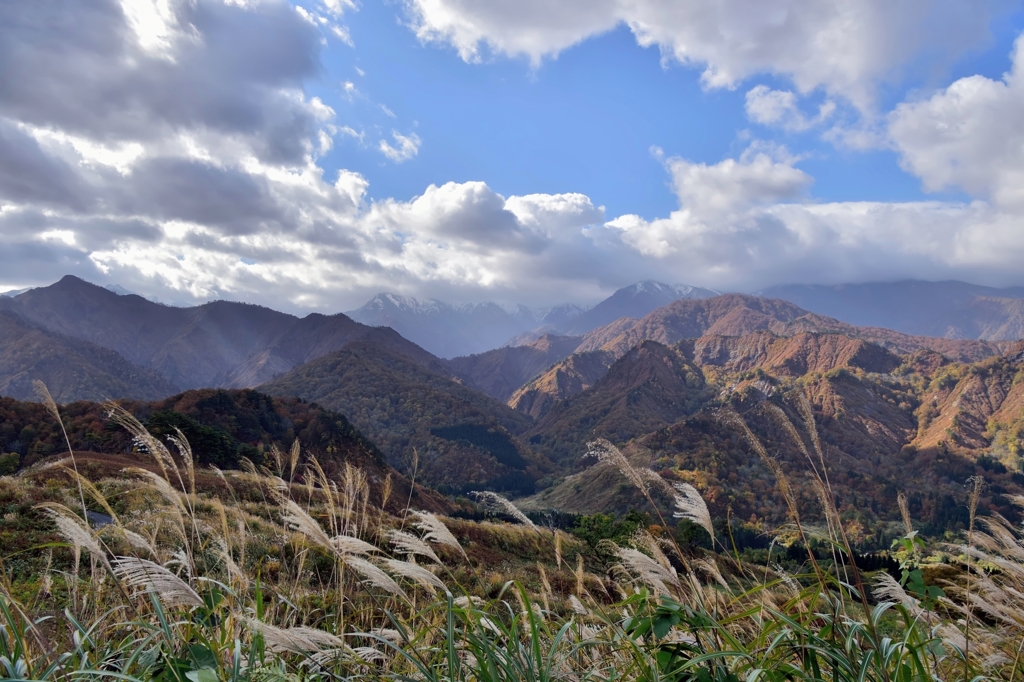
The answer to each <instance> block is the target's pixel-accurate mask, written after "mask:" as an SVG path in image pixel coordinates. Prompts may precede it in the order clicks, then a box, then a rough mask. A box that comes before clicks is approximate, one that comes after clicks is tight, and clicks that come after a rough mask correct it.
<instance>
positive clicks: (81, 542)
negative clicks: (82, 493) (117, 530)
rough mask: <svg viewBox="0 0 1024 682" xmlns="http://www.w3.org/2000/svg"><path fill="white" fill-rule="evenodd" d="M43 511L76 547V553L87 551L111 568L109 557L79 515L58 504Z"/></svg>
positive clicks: (60, 533)
mask: <svg viewBox="0 0 1024 682" xmlns="http://www.w3.org/2000/svg"><path fill="white" fill-rule="evenodd" d="M43 510H44V511H45V512H46V514H47V515H48V516H49V517H50V518H51V519H53V523H54V525H55V526H57V533H58V534H59V535H60V536H61V537H62V538H64V539H65V540H67V541H68V542H70V543H71V544H72V545H74V547H75V550H76V552H78V551H81V550H82V549H85V550H86V551H88V552H89V554H91V555H92V556H94V557H96V559H97V560H99V561H100V563H102V564H103V565H104V566H107V567H108V568H109V567H110V564H109V562H108V561H107V555H106V553H105V552H104V551H103V548H102V547H100V543H99V541H98V540H97V539H96V536H95V535H93V533H92V531H91V530H90V529H89V528H88V527H86V526H84V525H82V521H81V518H80V517H79V516H78V515H77V514H75V513H74V512H72V511H71V510H70V509H68V508H67V507H64V506H63V505H56V504H53V505H47V506H45V507H43ZM76 556H77V554H76Z"/></svg>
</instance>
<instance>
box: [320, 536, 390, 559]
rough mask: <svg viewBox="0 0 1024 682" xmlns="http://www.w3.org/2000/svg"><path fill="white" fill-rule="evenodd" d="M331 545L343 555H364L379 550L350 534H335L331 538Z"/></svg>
mask: <svg viewBox="0 0 1024 682" xmlns="http://www.w3.org/2000/svg"><path fill="white" fill-rule="evenodd" d="M331 546H332V547H334V549H335V550H337V551H338V553H339V554H342V555H344V556H349V555H353V554H356V555H360V556H366V555H367V554H370V553H372V552H377V551H379V550H378V549H377V548H376V547H374V546H373V545H371V544H370V543H369V542H365V541H363V540H360V539H359V538H354V537H352V536H351V535H335V536H334V537H333V538H331Z"/></svg>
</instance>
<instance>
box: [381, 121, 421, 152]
mask: <svg viewBox="0 0 1024 682" xmlns="http://www.w3.org/2000/svg"><path fill="white" fill-rule="evenodd" d="M391 116H392V117H394V114H391ZM391 137H392V139H394V141H395V144H394V145H392V144H391V143H389V142H388V141H387V140H381V141H380V145H379V147H378V148H379V149H380V153H381V154H383V155H384V156H386V157H388V158H389V159H391V160H392V161H394V162H395V163H402V162H403V161H408V160H409V159H411V158H413V157H414V156H416V155H417V154H419V153H420V144H421V141H420V136H419V135H417V134H416V133H409V134H408V135H402V134H401V133H399V132H398V131H396V130H392V131H391Z"/></svg>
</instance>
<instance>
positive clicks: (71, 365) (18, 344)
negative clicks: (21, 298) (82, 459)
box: [0, 299, 179, 403]
mask: <svg viewBox="0 0 1024 682" xmlns="http://www.w3.org/2000/svg"><path fill="white" fill-rule="evenodd" d="M4 301H7V299H4ZM12 307H13V306H12V305H10V304H9V303H0V395H7V396H11V397H14V398H17V399H20V400H34V399H35V391H34V389H33V386H32V382H33V381H34V380H36V379H39V380H41V381H43V382H44V383H45V384H46V385H47V387H48V388H49V390H50V393H51V394H52V395H53V397H54V399H55V400H57V401H59V402H62V403H63V402H69V401H71V400H83V399H90V400H106V399H108V398H115V397H118V398H143V399H155V398H162V397H164V396H166V395H169V394H171V393H175V392H176V391H178V390H179V389H178V388H177V387H176V386H175V385H174V384H173V383H171V382H170V381H168V380H167V379H165V378H164V377H163V376H161V375H160V374H159V373H157V372H154V371H152V370H149V369H145V368H143V367H139V366H137V365H134V364H132V363H130V362H128V361H127V360H125V359H124V358H123V357H122V356H121V355H119V354H118V353H116V352H114V351H112V350H109V349H107V348H102V347H100V346H97V345H95V344H92V343H89V342H88V341H83V340H81V339H75V338H71V337H68V336H64V335H62V334H57V333H54V332H50V331H47V330H45V329H42V328H40V327H38V326H37V325H34V324H32V323H31V322H29V321H28V320H26V319H25V318H23V317H22V316H21V315H19V314H18V313H17V312H15V311H14V310H12V309H11V308H12Z"/></svg>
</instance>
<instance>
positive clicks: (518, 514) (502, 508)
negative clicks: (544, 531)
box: [470, 490, 537, 530]
mask: <svg viewBox="0 0 1024 682" xmlns="http://www.w3.org/2000/svg"><path fill="white" fill-rule="evenodd" d="M470 495H471V496H472V497H473V498H474V499H476V501H477V502H479V503H480V504H481V506H483V507H484V509H487V510H489V511H492V512H495V513H498V514H506V515H508V516H510V517H512V518H513V519H515V520H516V521H517V522H519V523H521V524H523V525H524V526H526V527H528V528H532V529H534V530H536V529H537V526H536V525H534V523H533V521H531V520H530V519H529V517H527V516H526V514H524V513H523V512H522V511H521V510H520V509H519V507H517V506H515V505H514V504H512V503H511V502H509V501H508V500H507V499H505V498H504V497H502V496H501V495H499V494H498V493H494V492H491V491H489V490H483V491H473V492H471V493H470Z"/></svg>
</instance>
